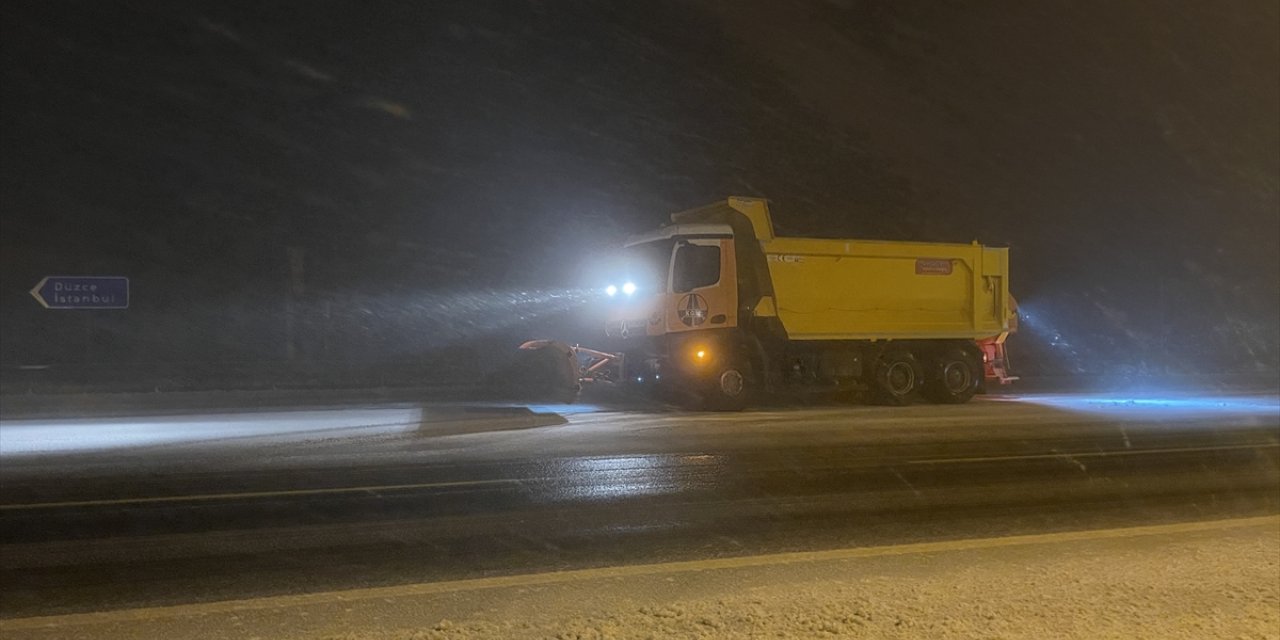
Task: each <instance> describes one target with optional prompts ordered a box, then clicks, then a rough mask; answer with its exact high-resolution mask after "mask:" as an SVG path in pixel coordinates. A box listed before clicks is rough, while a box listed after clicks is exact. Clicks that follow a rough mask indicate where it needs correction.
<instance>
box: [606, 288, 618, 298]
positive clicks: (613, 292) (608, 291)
mask: <svg viewBox="0 0 1280 640" xmlns="http://www.w3.org/2000/svg"><path fill="white" fill-rule="evenodd" d="M604 293H605V295H607V296H609V297H610V298H612V297H614V296H616V295H618V288H617V287H615V286H613V285H609V286H607V287H605V288H604Z"/></svg>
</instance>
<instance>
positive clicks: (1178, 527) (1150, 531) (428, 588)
mask: <svg viewBox="0 0 1280 640" xmlns="http://www.w3.org/2000/svg"><path fill="white" fill-rule="evenodd" d="M1263 526H1266V527H1277V526H1280V516H1259V517H1253V518H1234V519H1230V520H1209V521H1203V522H1180V523H1175V524H1162V525H1148V526H1139V527H1124V528H1119V529H1094V530H1088V531H1066V532H1060V533H1039V534H1031V535H1021V536H1006V537H1003V538H976V539H970V540H948V541H945V542H918V543H913V544H898V545H888V546H882V547H858V548H851V549H832V550H829V551H799V552H791V553H774V554H768V555H759V556H744V557H738V558H717V559H714V560H689V561H683V562H666V563H661V564H639V565H623V566H618V567H601V568H597V569H577V570H573V571H553V572H550V573H534V574H524V575H515V576H501V577H496V578H474V579H470V580H454V581H449V582H428V583H420V584H408V585H398V586H394V587H371V588H363V589H345V590H341V591H325V592H320V593H304V594H300V595H287V596H268V597H265V598H254V599H249V600H224V601H221V602H205V603H199V604H187V605H174V606H167V607H145V608H140V609H121V610H117V611H102V612H95V613H73V614H66V615H59V616H36V617H30V618H11V619H7V620H0V631H18V630H24V629H25V630H29V629H46V630H47V629H51V628H58V627H67V626H73V625H85V624H120V623H128V622H145V621H150V620H160V619H169V618H178V617H187V616H208V615H216V614H234V613H238V612H243V611H261V610H264V609H284V608H287V607H302V606H312V605H332V604H333V603H336V602H342V603H344V604H350V603H351V602H358V601H361V600H373V599H377V598H386V599H391V598H405V597H415V596H429V595H439V594H449V593H460V592H467V591H479V590H483V589H500V588H511V587H516V588H520V587H531V586H541V585H553V584H564V583H570V582H577V581H582V580H602V579H603V580H609V579H618V578H627V577H637V576H654V575H665V574H672V573H688V572H693V571H708V570H725V569H744V568H751V567H769V566H779V565H786V564H796V563H805V562H832V561H840V560H856V559H860V558H879V557H886V556H901V555H912V554H922V553H940V552H950V551H974V550H980V549H993V548H1003V547H1017V546H1032V545H1041V544H1058V543H1067V542H1087V541H1092V540H1114V539H1123V538H1137V537H1143V536H1157V535H1169V534H1180V533H1203V532H1211V531H1226V530H1230V529H1244V528H1251V527H1263Z"/></svg>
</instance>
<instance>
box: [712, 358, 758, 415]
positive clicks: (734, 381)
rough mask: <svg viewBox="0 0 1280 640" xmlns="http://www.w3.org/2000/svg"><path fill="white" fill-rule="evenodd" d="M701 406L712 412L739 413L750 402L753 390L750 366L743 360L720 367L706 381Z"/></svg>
mask: <svg viewBox="0 0 1280 640" xmlns="http://www.w3.org/2000/svg"><path fill="white" fill-rule="evenodd" d="M706 387H707V389H706V392H705V394H704V395H703V406H704V407H705V408H707V409H712V410H714V411H741V410H742V409H744V408H745V407H746V406H747V404H748V402H750V400H751V395H752V390H753V388H754V385H753V380H752V377H751V366H750V365H749V364H748V363H747V361H746V359H745V358H735V359H733V360H730V361H728V362H725V363H724V364H723V365H720V366H719V367H717V368H716V370H715V371H714V372H713V375H712V376H711V378H710V379H709V380H707V385H706Z"/></svg>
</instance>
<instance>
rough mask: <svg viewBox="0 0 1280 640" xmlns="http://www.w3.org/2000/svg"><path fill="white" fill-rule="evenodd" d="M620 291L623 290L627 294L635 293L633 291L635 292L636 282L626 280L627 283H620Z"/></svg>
mask: <svg viewBox="0 0 1280 640" xmlns="http://www.w3.org/2000/svg"><path fill="white" fill-rule="evenodd" d="M622 292H623V293H625V294H627V295H631V294H633V293H635V292H636V283H634V282H628V283H626V284H624V285H622Z"/></svg>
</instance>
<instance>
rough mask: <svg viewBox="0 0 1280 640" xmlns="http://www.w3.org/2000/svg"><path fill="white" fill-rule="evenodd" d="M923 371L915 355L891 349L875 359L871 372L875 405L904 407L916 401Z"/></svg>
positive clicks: (922, 379)
mask: <svg viewBox="0 0 1280 640" xmlns="http://www.w3.org/2000/svg"><path fill="white" fill-rule="evenodd" d="M923 382H924V370H923V368H922V367H921V366H920V361H919V360H917V359H916V356H915V354H913V353H911V352H910V351H907V350H906V349H892V350H889V351H886V352H884V353H883V354H881V355H880V357H879V358H877V359H876V363H875V366H874V368H873V369H872V372H871V389H872V399H873V401H874V402H875V403H876V404H883V405H890V406H904V405H909V404H911V403H913V402H915V401H916V396H917V395H918V394H919V391H920V387H921V383H923Z"/></svg>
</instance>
